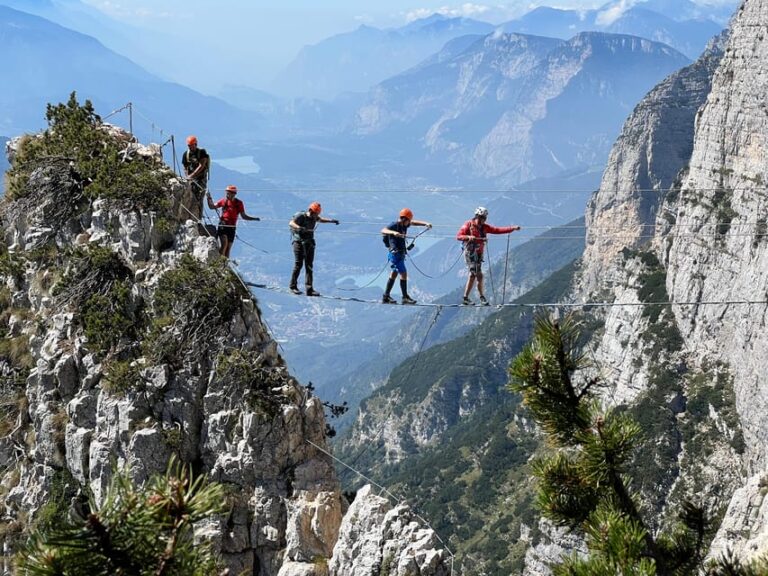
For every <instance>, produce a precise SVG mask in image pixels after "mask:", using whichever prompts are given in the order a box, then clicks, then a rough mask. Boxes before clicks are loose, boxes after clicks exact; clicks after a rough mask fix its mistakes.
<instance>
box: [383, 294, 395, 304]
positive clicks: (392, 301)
mask: <svg viewBox="0 0 768 576" xmlns="http://www.w3.org/2000/svg"><path fill="white" fill-rule="evenodd" d="M381 303H382V304H397V300H395V299H394V298H392V296H390V295H389V294H384V296H382V297H381Z"/></svg>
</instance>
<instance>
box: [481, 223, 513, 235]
mask: <svg viewBox="0 0 768 576" xmlns="http://www.w3.org/2000/svg"><path fill="white" fill-rule="evenodd" d="M518 230H520V226H491V225H490V224H486V225H485V233H486V234H510V233H511V232H516V231H518Z"/></svg>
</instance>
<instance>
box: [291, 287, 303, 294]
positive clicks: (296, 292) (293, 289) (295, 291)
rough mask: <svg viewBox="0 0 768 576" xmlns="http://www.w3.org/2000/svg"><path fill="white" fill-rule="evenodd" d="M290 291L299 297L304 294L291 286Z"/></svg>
mask: <svg viewBox="0 0 768 576" xmlns="http://www.w3.org/2000/svg"><path fill="white" fill-rule="evenodd" d="M289 290H290V291H291V292H293V293H294V294H297V295H298V294H301V293H302V292H301V290H299V289H298V288H296V286H291V287H290V288H289Z"/></svg>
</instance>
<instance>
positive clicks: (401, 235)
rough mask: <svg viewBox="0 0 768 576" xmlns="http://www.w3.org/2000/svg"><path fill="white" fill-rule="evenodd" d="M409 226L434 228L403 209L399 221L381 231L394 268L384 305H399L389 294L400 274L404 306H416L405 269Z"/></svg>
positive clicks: (390, 264)
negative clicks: (415, 218)
mask: <svg viewBox="0 0 768 576" xmlns="http://www.w3.org/2000/svg"><path fill="white" fill-rule="evenodd" d="M409 226H426V227H427V230H429V229H430V228H432V224H430V223H429V222H424V221H422V220H414V219H413V212H412V211H411V209H410V208H403V209H402V210H400V219H399V220H397V221H395V222H392V224H390V225H389V226H387V227H386V228H382V229H381V233H382V234H383V235H384V244H386V245H387V247H388V248H389V254H388V255H387V260H388V261H389V266H390V268H392V272H391V273H390V275H389V279H388V280H387V288H386V289H385V290H384V295H383V296H382V297H381V301H382V302H383V303H384V304H397V302H396V301H395V300H394V299H393V298H392V297H391V296H390V295H389V294H390V292H391V291H392V287H393V286H394V285H395V278H397V274H398V273H399V274H400V293H401V294H402V300H401V302H402V303H403V304H416V300H414V299H413V298H411V297H410V296H409V295H408V271H407V270H406V269H405V254H406V252H407V250H408V248H406V245H405V237H406V235H407V233H408V227H409Z"/></svg>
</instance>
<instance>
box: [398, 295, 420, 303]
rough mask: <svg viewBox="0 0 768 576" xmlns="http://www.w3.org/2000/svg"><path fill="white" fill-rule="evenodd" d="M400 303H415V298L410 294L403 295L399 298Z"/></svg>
mask: <svg viewBox="0 0 768 576" xmlns="http://www.w3.org/2000/svg"><path fill="white" fill-rule="evenodd" d="M400 302H401V303H402V304H416V300H414V299H413V298H411V297H410V296H403V299H402V300H400Z"/></svg>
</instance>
